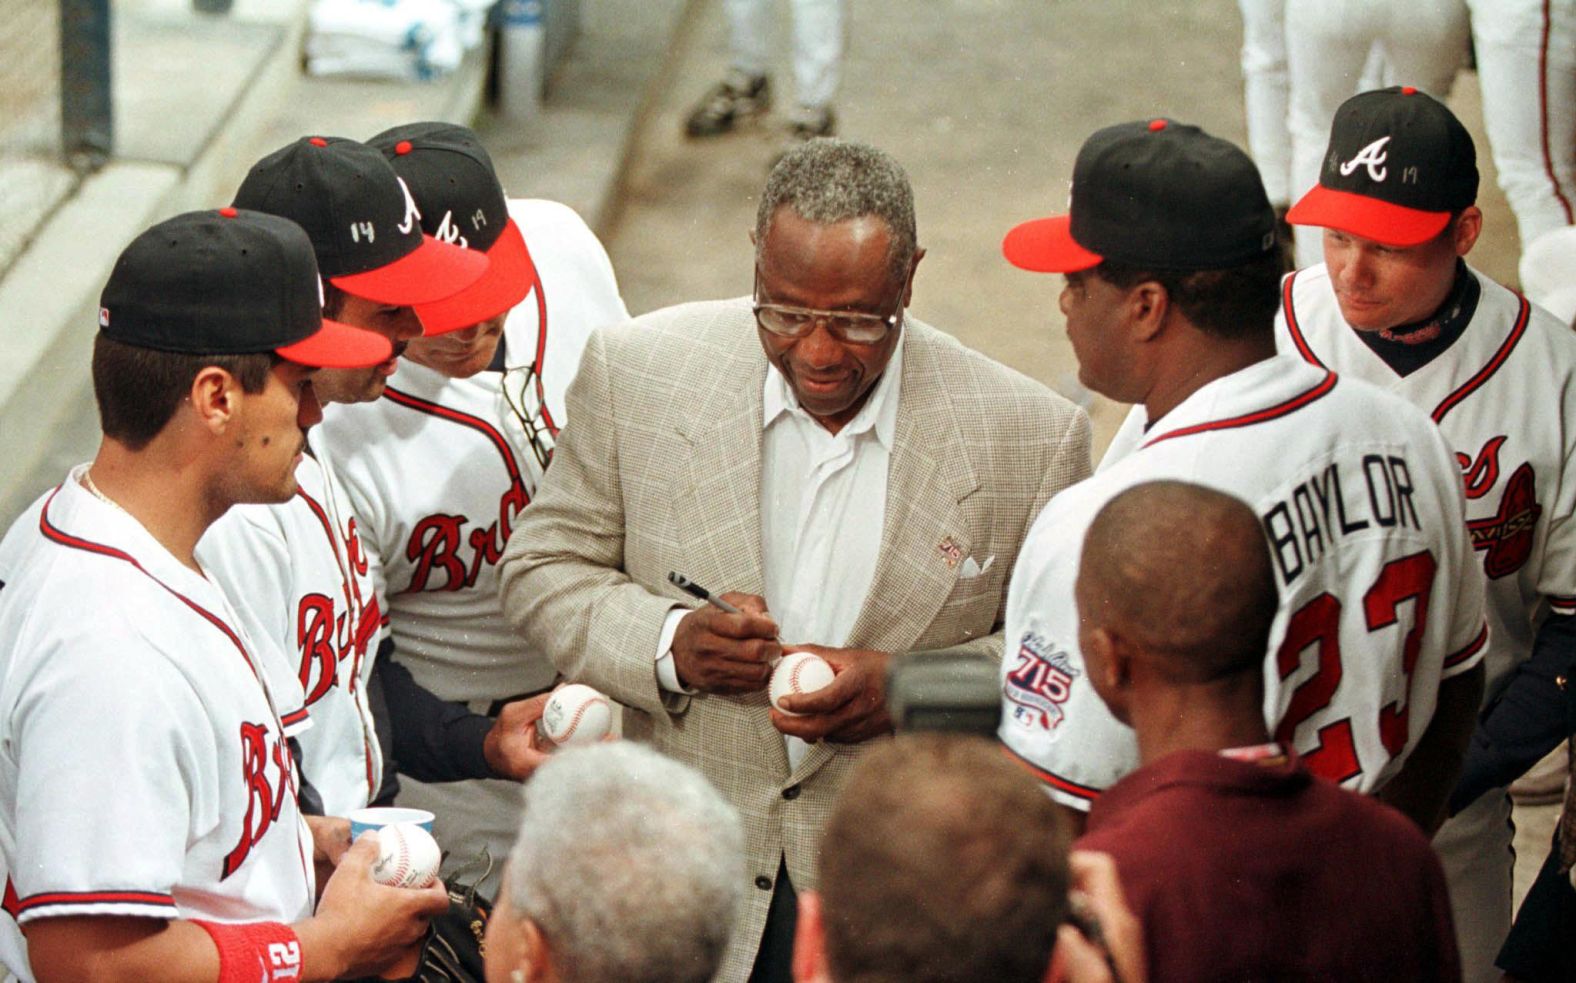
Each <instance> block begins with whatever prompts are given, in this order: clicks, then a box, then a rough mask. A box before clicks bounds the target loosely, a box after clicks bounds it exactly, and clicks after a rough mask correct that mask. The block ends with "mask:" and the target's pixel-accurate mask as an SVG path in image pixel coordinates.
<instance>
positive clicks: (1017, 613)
mask: <svg viewBox="0 0 1576 983" xmlns="http://www.w3.org/2000/svg"><path fill="white" fill-rule="evenodd" d="M1139 412H1142V410H1141V409H1140V410H1139ZM1161 479H1177V480H1183V481H1190V482H1194V483H1196V484H1202V485H1205V486H1208V487H1211V488H1215V489H1217V490H1219V491H1222V492H1226V493H1228V494H1231V495H1235V496H1236V497H1238V498H1240V499H1242V500H1243V501H1245V502H1247V503H1248V505H1249V506H1251V507H1252V508H1253V510H1254V511H1255V512H1256V513H1257V514H1258V515H1259V517H1260V520H1261V522H1262V523H1263V526H1264V530H1265V533H1266V535H1267V537H1268V540H1269V546H1270V552H1271V555H1272V557H1273V560H1274V564H1273V565H1274V567H1275V573H1276V584H1277V587H1278V589H1279V591H1280V600H1281V607H1280V611H1279V613H1278V614H1277V615H1276V618H1275V622H1274V626H1273V629H1272V632H1271V636H1270V650H1269V652H1268V654H1267V658H1266V660H1265V672H1264V678H1265V694H1264V715H1265V720H1266V722H1267V723H1268V724H1269V725H1270V728H1271V730H1273V731H1274V733H1275V736H1276V738H1277V739H1278V740H1281V741H1283V742H1288V743H1290V744H1292V745H1293V746H1295V747H1296V749H1297V751H1298V752H1299V753H1300V754H1301V755H1302V756H1303V758H1304V760H1306V761H1307V763H1308V767H1309V768H1310V769H1311V770H1313V771H1314V773H1316V774H1319V775H1322V776H1324V777H1326V778H1329V779H1331V780H1333V781H1338V782H1341V783H1343V784H1345V785H1346V786H1347V787H1349V788H1354V789H1358V790H1362V791H1368V790H1372V789H1374V788H1377V787H1378V786H1379V785H1382V784H1383V783H1384V782H1385V781H1386V780H1388V779H1389V778H1390V777H1391V776H1392V775H1393V774H1394V773H1395V772H1396V771H1397V770H1398V769H1399V768H1400V767H1401V764H1402V763H1403V762H1404V761H1405V760H1406V757H1407V755H1408V754H1409V753H1410V751H1411V749H1412V747H1414V746H1415V744H1416V743H1417V740H1418V738H1420V737H1421V736H1422V733H1423V730H1424V728H1426V727H1427V725H1428V721H1429V719H1430V718H1431V717H1432V716H1433V713H1434V706H1435V702H1436V699H1437V697H1438V690H1439V681H1440V679H1441V678H1444V677H1447V676H1451V675H1454V674H1456V673H1460V672H1464V671H1466V670H1467V669H1469V668H1471V667H1472V666H1474V665H1476V664H1477V662H1478V661H1479V660H1480V659H1481V658H1482V649H1483V646H1484V643H1485V637H1484V632H1485V629H1484V623H1483V587H1482V583H1481V580H1480V578H1479V577H1478V574H1477V571H1476V570H1475V569H1474V568H1473V565H1472V562H1471V555H1470V553H1471V548H1470V546H1469V545H1468V543H1467V538H1466V529H1465V526H1464V523H1463V520H1462V509H1463V505H1462V499H1461V489H1460V485H1459V483H1458V482H1457V481H1456V477H1455V467H1454V462H1453V461H1452V460H1451V457H1450V454H1449V451H1448V450H1447V449H1446V448H1445V446H1444V442H1443V441H1442V440H1441V439H1440V437H1439V434H1438V433H1437V432H1436V430H1435V429H1434V427H1433V426H1432V424H1430V423H1429V421H1428V419H1427V417H1425V416H1423V414H1421V413H1420V412H1418V411H1417V410H1416V409H1415V408H1414V407H1411V406H1409V405H1407V404H1406V403H1405V402H1403V401H1402V400H1399V399H1396V398H1394V397H1392V396H1387V395H1386V394H1384V393H1382V392H1379V391H1377V390H1375V389H1373V388H1372V387H1370V386H1366V385H1364V384H1363V383H1361V382H1356V381H1353V380H1349V379H1337V377H1336V376H1335V375H1333V374H1332V373H1330V372H1327V371H1323V370H1320V369H1316V368H1314V367H1312V366H1309V365H1303V364H1299V363H1298V362H1297V361H1296V360H1295V359H1291V358H1286V357H1280V356H1277V357H1275V358H1271V359H1266V360H1265V361H1263V362H1260V363H1258V364H1256V365H1252V366H1250V367H1248V368H1246V369H1243V370H1241V371H1239V372H1235V373H1233V374H1231V375H1229V376H1226V377H1224V378H1221V379H1217V380H1215V381H1214V382H1211V383H1209V384H1208V385H1206V386H1204V387H1203V388H1201V389H1200V390H1198V391H1197V392H1195V393H1194V394H1193V395H1191V396H1189V397H1188V398H1187V399H1186V400H1184V401H1183V402H1182V404H1181V405H1179V406H1177V407H1176V408H1175V409H1173V410H1172V411H1171V412H1169V413H1167V414H1166V415H1165V416H1164V417H1163V418H1162V419H1160V420H1159V421H1157V422H1156V423H1155V424H1154V425H1153V426H1151V427H1150V428H1149V430H1148V432H1147V433H1145V434H1144V436H1143V441H1142V443H1141V445H1140V446H1139V447H1138V448H1137V449H1136V450H1135V451H1134V452H1133V453H1131V454H1129V455H1128V456H1127V457H1125V458H1123V459H1122V460H1120V461H1114V462H1110V463H1109V464H1108V466H1106V467H1105V468H1104V469H1103V470H1101V471H1100V472H1099V473H1098V474H1096V475H1095V476H1094V477H1092V478H1090V479H1088V480H1087V481H1084V482H1082V483H1080V484H1077V485H1074V486H1073V487H1072V488H1069V489H1067V490H1066V491H1064V492H1062V493H1061V494H1060V495H1058V496H1056V497H1055V498H1053V499H1052V500H1051V502H1050V504H1048V505H1047V506H1046V507H1045V510H1044V511H1043V512H1042V513H1041V514H1040V516H1039V518H1038V519H1036V520H1035V523H1034V526H1033V527H1032V529H1031V530H1030V532H1029V536H1028V539H1027V540H1026V541H1025V543H1024V548H1023V552H1022V553H1021V554H1020V557H1019V561H1018V568H1017V569H1016V570H1015V571H1014V572H1013V577H1012V584H1011V586H1010V587H1009V589H1008V593H1007V625H1006V653H1005V654H1006V658H1005V659H1004V660H1003V664H1002V694H1003V699H1004V707H1003V710H1004V712H1003V714H1002V724H1001V732H1000V733H1001V738H1002V740H1003V742H1005V743H1006V745H1007V746H1008V747H1009V748H1010V749H1011V750H1012V751H1014V752H1015V753H1016V754H1017V755H1018V756H1019V757H1021V758H1023V759H1024V760H1025V761H1026V762H1028V763H1029V764H1030V765H1031V766H1033V767H1034V768H1035V770H1036V771H1037V772H1038V773H1039V774H1040V776H1041V777H1042V779H1044V780H1045V782H1046V783H1047V786H1048V787H1049V790H1050V791H1051V794H1052V795H1053V796H1054V797H1055V798H1056V799H1057V800H1058V801H1060V802H1062V803H1064V804H1066V805H1069V806H1072V807H1074V808H1078V809H1087V808H1088V807H1089V804H1090V803H1091V802H1092V801H1093V799H1094V798H1095V797H1096V796H1097V795H1098V794H1099V793H1100V792H1101V791H1102V790H1104V789H1105V788H1107V787H1109V786H1110V785H1111V784H1112V783H1113V782H1115V781H1116V780H1117V779H1119V778H1121V777H1122V776H1123V775H1125V774H1127V773H1128V772H1130V771H1132V770H1133V769H1134V768H1136V767H1137V765H1138V749H1137V744H1136V742H1135V740H1134V737H1133V732H1132V731H1131V730H1130V729H1129V728H1127V727H1126V726H1124V725H1123V724H1121V723H1119V722H1118V721H1117V720H1116V718H1114V717H1113V716H1112V715H1111V713H1110V711H1109V710H1107V709H1106V706H1105V704H1104V703H1103V702H1102V701H1101V699H1100V697H1099V696H1098V695H1097V694H1096V693H1095V692H1094V689H1093V687H1092V686H1090V684H1089V681H1088V679H1087V672H1086V670H1085V667H1084V661H1083V656H1082V654H1081V653H1080V652H1079V650H1078V613H1077V608H1076V605H1075V604H1074V600H1073V583H1074V580H1075V579H1076V577H1077V573H1078V558H1079V554H1080V552H1081V550H1082V549H1083V540H1084V534H1085V533H1086V531H1087V530H1088V527H1089V523H1090V522H1092V521H1093V519H1094V517H1095V515H1096V514H1097V513H1098V512H1099V511H1100V508H1101V507H1102V506H1103V505H1104V504H1105V503H1106V502H1108V501H1110V500H1111V499H1112V498H1113V497H1115V496H1116V495H1117V494H1118V493H1119V492H1121V491H1123V490H1125V489H1127V488H1130V487H1132V486H1134V485H1137V484H1142V483H1144V482H1148V481H1156V480H1161Z"/></svg>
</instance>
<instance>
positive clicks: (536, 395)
mask: <svg viewBox="0 0 1576 983" xmlns="http://www.w3.org/2000/svg"><path fill="white" fill-rule="evenodd" d="M503 401H504V405H506V406H507V407H509V413H508V415H507V416H505V417H504V424H505V429H514V428H513V427H510V426H509V424H511V423H513V424H515V425H517V426H518V427H519V433H518V434H516V435H515V436H523V437H524V438H525V445H526V446H527V447H529V448H530V449H531V454H532V455H533V456H534V457H535V458H536V463H537V464H539V465H541V466H542V470H543V471H546V470H547V466H548V465H549V464H551V463H552V460H553V447H554V445H555V444H556V442H557V441H556V438H557V436H558V428H557V427H555V426H553V422H552V420H551V419H550V418H549V416H548V414H547V395H546V393H544V392H543V390H542V377H541V375H539V374H538V373H537V371H536V366H535V365H522V366H519V367H518V368H513V369H510V370H509V371H507V372H505V373H504V374H503ZM511 418H512V419H511Z"/></svg>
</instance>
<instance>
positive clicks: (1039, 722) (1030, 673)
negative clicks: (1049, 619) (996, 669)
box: [1002, 631, 1083, 730]
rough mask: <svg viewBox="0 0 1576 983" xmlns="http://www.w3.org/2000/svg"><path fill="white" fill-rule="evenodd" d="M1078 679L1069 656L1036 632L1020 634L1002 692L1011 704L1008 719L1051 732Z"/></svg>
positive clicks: (1063, 715) (1059, 720) (1058, 720)
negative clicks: (1014, 656)
mask: <svg viewBox="0 0 1576 983" xmlns="http://www.w3.org/2000/svg"><path fill="white" fill-rule="evenodd" d="M1081 675H1083V673H1082V672H1080V671H1079V670H1078V669H1077V667H1075V666H1074V665H1073V661H1072V656H1070V655H1068V654H1067V653H1066V652H1064V651H1063V650H1062V649H1060V648H1058V647H1057V646H1056V645H1055V644H1054V643H1052V642H1051V641H1050V640H1049V639H1047V638H1046V637H1045V636H1044V635H1041V634H1040V633H1039V632H1035V631H1026V632H1024V633H1023V639H1022V640H1021V641H1020V642H1019V644H1018V654H1017V661H1016V662H1015V663H1014V664H1013V667H1012V669H1011V670H1009V671H1008V673H1007V683H1006V685H1005V686H1004V687H1003V688H1002V693H1003V695H1005V696H1006V697H1007V700H1008V702H1010V703H1012V704H1014V706H1013V707H1012V719H1013V720H1015V721H1016V722H1017V723H1018V724H1020V725H1021V726H1024V727H1029V728H1038V729H1040V730H1055V729H1056V728H1057V727H1058V726H1059V725H1060V724H1061V722H1062V719H1063V718H1064V717H1065V716H1066V712H1065V711H1063V710H1062V704H1064V703H1066V702H1067V699H1068V697H1070V696H1072V695H1073V680H1075V679H1077V678H1078V677H1079V676H1081Z"/></svg>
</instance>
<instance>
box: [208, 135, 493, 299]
mask: <svg viewBox="0 0 1576 983" xmlns="http://www.w3.org/2000/svg"><path fill="white" fill-rule="evenodd" d="M234 204H235V206H236V207H237V208H250V209H255V210H257V211H260V212H268V213H269V214H272V215H280V216H283V217H284V218H288V219H290V220H291V221H293V222H295V223H296V224H297V225H299V226H301V228H303V229H305V230H306V234H307V236H308V237H309V238H310V239H311V241H312V248H313V249H314V250H315V251H316V252H317V263H318V267H319V268H320V269H321V271H322V274H323V277H324V278H325V279H327V280H328V282H330V283H332V284H333V285H334V286H336V287H338V288H340V289H341V290H343V291H345V292H346V293H349V294H353V295H355V296H357V297H364V298H366V299H367V300H371V301H376V302H377V303H380V304H397V305H399V306H401V307H406V306H414V305H416V304H426V303H431V302H432V301H435V300H442V299H443V298H445V297H451V296H453V295H454V294H457V293H459V292H460V291H461V290H464V289H465V288H467V287H469V286H470V285H471V284H473V283H475V282H476V281H477V280H479V279H481V277H482V276H483V274H485V273H486V272H487V257H486V256H485V255H483V254H481V253H477V252H475V251H472V250H467V249H462V248H460V247H458V246H455V245H451V244H449V243H447V242H440V241H438V240H436V239H434V238H433V237H432V236H429V235H426V234H424V233H423V232H422V228H421V212H420V209H418V208H417V207H416V202H415V200H414V199H413V198H412V197H411V194H410V191H409V190H408V189H407V188H406V187H405V185H404V183H403V182H402V181H401V180H400V179H399V175H397V174H395V173H394V170H393V168H391V167H389V165H388V162H387V161H385V160H384V159H383V155H382V154H380V153H378V152H377V151H376V150H374V149H372V148H371V147H368V146H367V145H365V144H362V143H357V142H356V141H354V140H345V139H342V138H339V137H304V138H302V139H300V140H297V141H295V142H294V143H291V144H289V145H288V146H285V147H282V148H280V149H279V150H277V151H275V152H274V153H271V154H269V155H268V156H267V157H264V158H263V159H262V160H260V161H258V162H257V163H256V164H254V165H253V166H252V169H251V171H250V172H249V173H248V174H247V175H246V179H245V180H244V181H243V182H242V183H241V187H240V189H239V190H237V191H236V193H235V202H234Z"/></svg>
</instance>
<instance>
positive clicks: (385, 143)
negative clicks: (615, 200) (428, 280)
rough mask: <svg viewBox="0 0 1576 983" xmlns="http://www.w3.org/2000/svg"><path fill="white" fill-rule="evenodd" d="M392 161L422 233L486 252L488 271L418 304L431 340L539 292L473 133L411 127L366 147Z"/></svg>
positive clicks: (443, 126) (444, 126) (448, 126)
mask: <svg viewBox="0 0 1576 983" xmlns="http://www.w3.org/2000/svg"><path fill="white" fill-rule="evenodd" d="M367 145H368V146H371V147H375V148H377V149H378V150H380V151H381V152H382V153H383V156H384V157H385V158H387V159H388V162H389V164H390V165H391V166H392V167H393V168H394V172H395V173H396V174H398V175H399V176H400V180H402V181H404V182H405V186H406V187H407V188H409V189H410V193H411V195H412V196H414V197H415V199H416V204H417V206H418V207H420V209H421V225H422V229H423V230H424V231H425V232H426V233H427V234H428V235H431V236H433V237H435V238H437V239H439V240H441V241H444V242H450V243H453V244H455V245H457V246H463V247H464V248H466V249H470V250H473V251H476V252H481V253H485V254H486V256H487V259H488V261H489V265H488V267H487V272H486V274H485V275H483V276H482V278H481V279H480V280H477V281H476V282H475V283H473V284H471V286H469V287H467V288H466V289H464V290H462V291H461V292H459V293H457V294H455V295H454V296H452V297H446V298H444V299H442V300H437V301H433V302H432V303H428V304H418V305H417V306H416V315H417V316H418V317H420V318H421V323H422V327H423V328H424V329H425V330H426V333H427V334H429V335H433V334H442V333H444V332H446V331H455V330H458V329H460V328H468V327H470V326H471V325H473V324H478V323H480V322H482V321H488V320H491V319H492V318H495V317H497V316H498V315H500V314H504V313H506V312H508V311H509V310H511V309H512V308H513V307H514V306H515V305H516V304H518V303H520V302H521V301H522V300H524V299H525V298H526V297H527V296H528V295H529V294H530V292H531V288H532V287H533V286H535V285H536V266H535V264H534V263H532V262H531V254H530V252H529V251H527V249H526V246H525V237H524V236H523V235H522V234H521V233H520V227H519V226H518V225H516V224H515V222H514V219H512V218H511V217H510V216H509V203H508V200H507V199H506V198H505V197H504V192H503V186H502V185H501V184H500V183H499V181H498V174H497V171H496V170H495V169H494V168H493V163H492V158H491V157H490V156H488V154H487V150H486V148H484V147H483V146H482V144H481V141H480V140H479V139H478V138H477V136H476V134H475V132H474V131H472V130H470V129H469V128H467V127H464V126H459V125H457V124H454V123H440V122H427V123H409V124H406V125H404V126H396V127H394V128H393V129H389V130H384V131H383V132H382V133H379V134H378V135H377V136H375V137H373V138H372V139H370V140H368V141H367Z"/></svg>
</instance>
